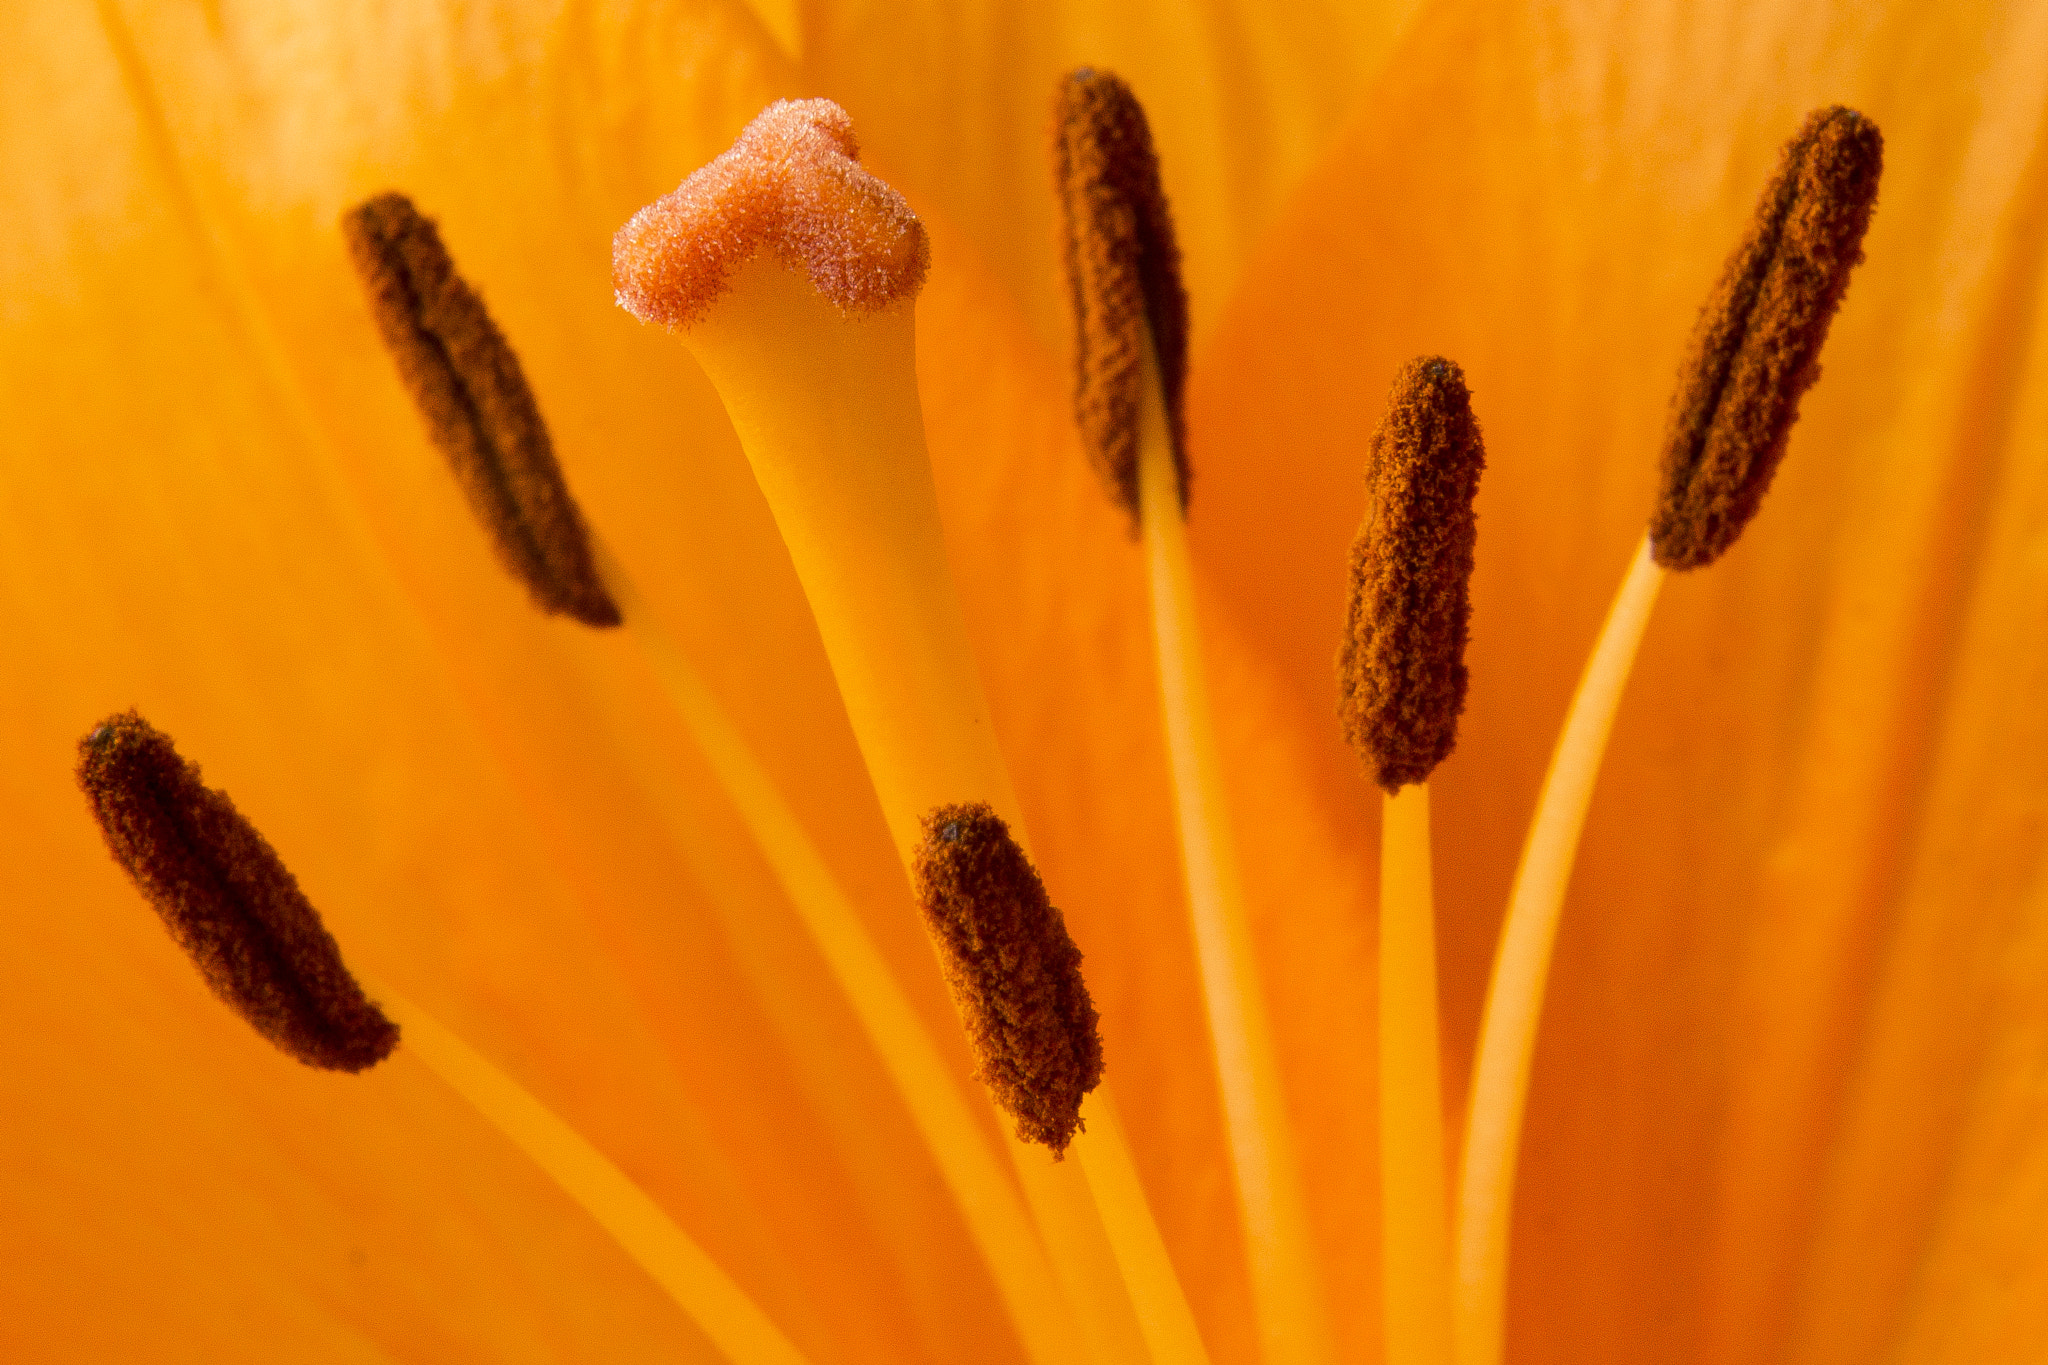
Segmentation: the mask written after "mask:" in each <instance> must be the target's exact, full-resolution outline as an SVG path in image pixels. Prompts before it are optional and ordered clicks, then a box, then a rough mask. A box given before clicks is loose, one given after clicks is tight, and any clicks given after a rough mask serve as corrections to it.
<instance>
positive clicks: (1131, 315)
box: [1053, 67, 1188, 534]
mask: <svg viewBox="0 0 2048 1365" xmlns="http://www.w3.org/2000/svg"><path fill="white" fill-rule="evenodd" d="M1053 165H1054V174H1055V176H1056V179H1057V185H1056V188H1057V190H1058V193H1059V200H1060V221H1061V230H1062V233H1063V239H1064V240H1063V245H1064V248H1065V256H1066V268H1067V286H1068V288H1069V289H1070V290H1071V291H1072V292H1073V298H1074V321H1075V328H1076V335H1075V339H1074V373H1075V378H1074V416H1075V418H1076V420H1077V421H1078V422H1079V423H1080V427H1081V440H1082V443H1083V444H1084V445H1086V446H1087V448H1088V458H1089V459H1090V460H1091V461H1092V462H1093V463H1094V465H1095V468H1096V470H1097V471H1098V472H1099V473H1100V474H1101V475H1102V477H1103V479H1104V481H1105V482H1107V483H1108V485H1109V490H1110V496H1112V497H1113V498H1115V499H1116V502H1117V505H1118V506H1120V507H1122V508H1123V509H1124V511H1126V512H1127V513H1129V514H1130V518H1131V528H1132V531H1133V533H1134V534H1135V533H1136V531H1137V528H1138V402H1139V395H1140V393H1141V385H1142V382H1143V379H1144V372H1143V370H1142V369H1141V368H1140V367H1141V366H1142V365H1143V364H1144V363H1145V330H1144V329H1145V328H1146V327H1148V326H1149V327H1150V328H1151V332H1152V348H1153V352H1154V353H1155V354H1156V355H1157V356H1158V358H1159V382H1160V387H1161V389H1162V391H1163V393H1164V395H1165V399H1166V420H1167V429H1168V431H1169V432H1170V433H1171V435H1172V437H1173V462H1174V471H1175V473H1176V475H1177V476H1178V478H1179V481H1180V506H1181V512H1182V513H1183V514H1185V513H1186V512H1187V506H1188V459H1187V448H1186V442H1185V440H1184V439H1183V437H1184V429H1183V425H1182V419H1181V391H1182V388H1183V386H1184V384H1185V381H1186V377H1187V363H1188V361H1187V345H1188V299H1187V291H1186V290H1185V289H1183V288H1182V287H1181V279H1180V247H1179V246H1178V245H1177V244H1176V243H1175V241H1174V237H1173V220H1172V218H1171V216H1170V215H1169V214H1168V212H1167V207H1166V191H1165V190H1164V188H1162V186H1161V185H1160V180H1159V158H1158V156H1157V155H1156V154H1155V153H1154V152H1153V150H1152V131H1151V128H1150V127H1149V126H1148V125H1147V124H1146V122H1145V111H1144V109H1143V108H1141V107H1140V106H1139V104H1138V100H1137V97H1136V96H1135V95H1133V94H1132V93H1131V91H1130V87H1129V86H1127V85H1125V84H1124V83H1123V82H1122V81H1121V80H1119V79H1118V78H1117V77H1115V76H1112V75H1110V74H1109V73H1107V72H1101V71H1091V70H1088V69H1087V68H1085V67H1084V68H1083V69H1081V70H1079V71H1075V72H1073V73H1072V74H1070V75H1069V76H1068V77H1067V78H1066V79H1065V80H1064V81H1062V82H1061V83H1060V91H1059V97H1058V100H1057V101H1056V103H1055V105H1054V109H1053Z"/></svg>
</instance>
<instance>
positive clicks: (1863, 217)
mask: <svg viewBox="0 0 2048 1365" xmlns="http://www.w3.org/2000/svg"><path fill="white" fill-rule="evenodd" d="M1883 166H1884V139H1883V137H1881V136H1880V135H1879V133H1878V131H1877V125H1876V124H1874V123H1872V122H1871V121H1870V120H1869V119H1867V118H1865V117H1864V116H1863V115H1861V114H1859V113H1857V112H1856V111H1855V110H1853V109H1844V108H1842V107H1841V106H1839V105H1837V106H1835V107H1833V108H1829V109H1821V110H1817V111H1816V112H1814V113H1813V114H1810V115H1808V116H1807V120H1806V125H1805V127H1803V128H1801V129H1800V130H1799V135H1798V136H1797V137H1794V138H1793V139H1792V140H1791V141H1790V142H1788V143H1786V144H1785V150H1784V154H1783V155H1782V157H1781V158H1780V160H1779V162H1778V170H1777V173H1776V174H1775V175H1773V176H1772V177H1771V182H1770V184H1769V185H1767V186H1765V187H1764V193H1763V198H1762V199H1761V200H1760V201H1758V203H1757V208H1756V218H1755V219H1754V221H1752V222H1751V224H1750V228H1749V233H1748V235H1747V236H1745V237H1744V238H1743V240H1742V244H1741V245H1740V246H1739V247H1737V248H1736V249H1735V254H1734V255H1733V256H1731V257H1730V258H1729V260H1728V264H1727V266H1726V267H1725V268H1724V269H1723V271H1722V274H1721V279H1720V282H1719V283H1718V284H1716V285H1715V286H1714V292H1713V294H1712V295H1711V296H1710V297H1709V298H1708V299H1707V303H1706V306H1705V307H1704V308H1702V309H1701V310H1700V318H1699V322H1698V323H1697V324H1696V325H1695V327H1694V330H1693V336H1692V342H1691V345H1690V347H1689V348H1688V350H1687V352H1686V357H1685V363H1684V365H1683V366H1682V367H1680V370H1679V385H1678V391H1677V393H1676V394H1675V395H1673V397H1672V402H1671V430H1670V435H1669V436H1668V437H1667V438H1666V441H1665V446H1664V462H1663V470H1662V477H1663V488H1662V491H1661V492H1660V494H1659V496H1658V501H1657V509H1656V511H1655V512H1654V513H1653V514H1652V515H1651V518H1650V545H1651V552H1652V554H1653V555H1654V557H1655V558H1656V561H1657V563H1659V564H1661V565H1662V566H1664V567H1665V568H1667V569H1697V568H1700V567H1701V566H1703V565H1706V564H1711V563H1713V561H1714V560H1715V559H1717V558H1719V557H1720V555H1721V554H1722V552H1723V551H1725V550H1727V548H1728V547H1729V546H1730V545H1733V544H1734V543H1735V538H1736V537H1737V536H1739V535H1741V534H1742V528H1743V527H1744V526H1746V525H1748V524H1749V519H1750V518H1751V517H1753V516H1755V515H1756V510H1757V508H1758V506H1760V505H1761V504H1762V502H1763V497H1764V493H1765V492H1766V491H1767V490H1768V489H1769V488H1770V486H1771V476H1772V475H1773V474H1774V473H1776V472H1777V468H1778V461H1779V460H1781V459H1783V458H1784V455H1785V443H1786V441H1787V439H1788V438H1789V437H1790V436H1791V434H1792V424H1793V423H1794V422H1795V421H1797V420H1798V418H1799V397H1800V395H1801V394H1803V393H1805V392H1806V390H1807V389H1808V388H1810V387H1812V385H1813V382H1814V380H1816V379H1818V378H1819V377H1820V349H1821V343H1823V342H1824V341H1826V340H1827V335H1828V324H1829V323H1830V322H1831V321H1833V319H1834V316H1835V310H1836V308H1838V307H1840V306H1841V302H1842V294H1843V291H1844V290H1846V289H1847V288H1848V287H1849V272H1850V271H1851V270H1852V269H1854V268H1855V266H1856V265H1857V264H1859V263H1860V262H1861V261H1862V260H1863V232H1864V229H1865V228H1867V227H1868V226H1869V225H1870V213H1871V209H1872V208H1873V207H1874V206H1875V205H1876V203H1877V182H1878V176H1879V173H1880V172H1881V171H1882V170H1883Z"/></svg>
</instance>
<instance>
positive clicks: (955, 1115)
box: [598, 545, 1075, 1362]
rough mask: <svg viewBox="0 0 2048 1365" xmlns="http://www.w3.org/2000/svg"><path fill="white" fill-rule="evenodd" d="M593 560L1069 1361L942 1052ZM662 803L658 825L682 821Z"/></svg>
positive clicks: (985, 1231) (727, 722)
mask: <svg viewBox="0 0 2048 1365" xmlns="http://www.w3.org/2000/svg"><path fill="white" fill-rule="evenodd" d="M598 555H599V561H600V565H601V568H602V571H603V575H604V580H605V585H606V587H608V588H609V589H610V590H611V594H612V597H613V599H614V600H615V601H617V602H618V604H619V611H620V614H621V615H622V616H624V617H625V620H626V624H627V627H628V628H629V629H630V630H631V631H632V632H633V635H634V637H635V638H636V639H637V640H638V641H639V643H640V645H641V647H642V649H643V650H644V652H645V654H646V656H647V661H648V663H649V665H650V667H651V668H652V670H653V672H654V674H655V677H656V679H657V680H658V681H659V682H660V684H661V686H662V689H663V691H665V692H666V693H667V695H668V699H669V702H670V704H671V705H672V706H674V707H675V710H676V713H677V714H678V715H679V716H680V717H681V718H682V720H683V723H684V724H685V725H686V726H687V727H688V728H689V731H690V735H691V738H692V739H693V740H695V742H696V744H697V748H698V751H699V752H700V753H702V754H703V756H704V760H705V762H706V763H707V764H709V766H710V768H711V770H712V772H713V773H714V774H716V776H717V778H718V781H719V784H720V786H721V787H723V789H724V791H725V794H726V796H727V797H728V799H730V800H731V802H732V804H733V808H734V810H735V811H736V812H737V813H738V814H739V817H740V819H741V820H742V821H743V822H744V823H745V824H746V826H747V831H748V833H750V834H752V835H753V837H754V842H755V844H756V845H757V846H758V847H759V848H760V850H761V854H762V857H763V858H764V859H765V860H766V861H767V863H768V866H769V868H770V870H771V871H773V873H774V874H775V878H776V880H777V881H778V882H779V883H780V884H781V886H782V889H783V892H784V894H785V895H787V896H788V897H789V900H790V904H791V905H792V906H793V907H794V908H795V910H796V912H797V916H798V918H799V919H801V920H802V921H803V925H804V928H805V929H806V930H807V931H808V932H809V934H810V936H811V939H812V941H813V942H814V943H816V944H817V946H818V951H819V953H820V955H821V956H823V958H824V959H825V965H826V968H827V970H829V971H830V972H831V973H832V977H833V979H834V980H835V981H836V982H838V984H839V988H840V989H841V990H842V991H844V992H845V993H846V998H847V1002H848V1003H849V1004H850V1005H851V1006H852V1007H853V1012H854V1016H855V1017H856V1018H857V1019H859V1021H860V1024H861V1027H862V1029H863V1030H864V1031H865V1032H866V1033H867V1035H868V1039H869V1041H870V1042H872V1043H873V1044H874V1047H875V1052H876V1054H877V1055H878V1056H879V1058H880V1059H881V1062H882V1065H883V1068H884V1069H885V1070H886V1071H887V1072H888V1074H889V1079H890V1080H891V1081H892V1082H894V1084H895V1086H896V1089H897V1092H898V1093H899V1094H901V1095H902V1097H903V1102H904V1105H905V1106H906V1107H907V1108H908V1109H909V1111H910V1117H911V1121H912V1122H913V1123H914V1124H915V1125H916V1126H917V1130H918V1133H919V1134H920V1136H922V1137H923V1138H924V1140H925V1143H926V1145H927V1146H929V1147H930V1148H931V1151H932V1157H933V1159H934V1160H935V1161H936V1162H937V1164H938V1167H939V1173H940V1176H941V1178H943V1179H944V1180H945V1182H946V1187H947V1189H948V1190H950V1191H951V1192H952V1195H953V1198H954V1201H955V1202H956V1203H957V1204H958V1205H959V1207H960V1212H961V1215H962V1217H963V1218H964V1219H965V1220H966V1223H967V1230H968V1234H969V1235H970V1236H971V1237H973V1239H974V1243H975V1245H976V1246H977V1247H978V1248H979V1249H980V1250H981V1253H982V1255H983V1257H984V1258H986V1260H987V1261H988V1264H989V1271H990V1274H991V1275H992V1276H993V1277H994V1279H995V1283H996V1291H997V1293H998V1294H999V1295H1000V1296H1001V1297H1002V1300H1003V1306H1004V1307H1005V1308H1006V1309H1007V1310H1008V1312H1009V1314H1010V1319H1011V1321H1012V1322H1013V1323H1014V1324H1015V1325H1016V1327H1017V1331H1018V1334H1019V1336H1020V1337H1021V1338H1022V1339H1023V1340H1024V1343H1025V1347H1026V1350H1027V1351H1028V1352H1029V1353H1030V1355H1031V1358H1032V1359H1033V1360H1036V1361H1042V1362H1057V1361H1065V1360H1068V1359H1071V1358H1072V1356H1073V1352H1074V1349H1075V1340H1074V1335H1073V1332H1072V1331H1071V1330H1070V1328H1069V1325H1068V1322H1067V1317H1066V1313H1065V1311H1064V1303H1063V1301H1062V1297H1061V1288H1060V1285H1059V1284H1058V1283H1056V1282H1055V1278H1054V1274H1053V1270H1052V1267H1051V1266H1050V1265H1049V1264H1048V1263H1047V1260H1046V1256H1045V1253H1044V1250H1043V1249H1042V1247H1041V1246H1040V1244H1039V1240H1038V1236H1037V1234H1036V1233H1035V1232H1034V1231H1033V1229H1032V1225H1031V1222H1030V1219H1029V1217H1028V1215H1027V1214H1026V1213H1025V1211H1024V1207H1023V1205H1022V1204H1021V1203H1020V1202H1019V1200H1018V1198H1017V1192H1016V1189H1015V1187H1014V1186H1012V1185H1011V1184H1010V1182H1009V1180H1008V1179H1007V1178H1006V1177H1005V1176H1004V1174H1003V1170H1002V1164H1001V1162H1000V1161H999V1160H998V1158H997V1157H996V1155H995V1154H994V1152H992V1151H991V1150H990V1147H989V1142H988V1138H987V1136H986V1134H985V1133H984V1132H983V1130H982V1129H981V1127H980V1126H979V1125H978V1124H977V1122H976V1121H975V1117H974V1114H973V1112H972V1111H971V1110H970V1109H969V1107H968V1103H969V1102H968V1099H967V1097H966V1096H965V1095H964V1094H962V1093H961V1089H960V1086H959V1085H958V1084H957V1083H956V1082H955V1081H954V1079H953V1077H952V1075H951V1073H950V1072H948V1071H947V1069H946V1064H945V1060H944V1058H943V1057H942V1056H941V1054H940V1052H939V1049H938V1045H937V1044H936V1043H934V1042H933V1041H932V1037H931V1034H930V1033H929V1032H928V1031H927V1030H926V1029H925V1026H924V1023H923V1021H921V1020H920V1019H919V1018H918V1017H917V1012H916V1010H915V1009H914V1008H913V1007H912V1006H911V1003H910V1000H909V998H908V997H907V996H905V995H904V993H903V989H902V987H901V986H899V985H898V984H897V982H896V978H895V975H894V973H892V972H891V971H890V970H889V965H888V963H887V961H886V960H884V958H883V957H882V954H881V950H880V949H878V948H877V947H876V946H875V943H874V940H873V939H872V938H871V937H870V936H869V934H868V931H867V926H866V925H864V924H862V923H861V920H860V914H859V912H858V911H856V910H855V909H854V907H853V903H852V902H851V901H850V900H849V899H848V898H847V896H846V893H845V892H844V891H843V890H842V889H841V888H840V886H839V882H838V880H837V879H836V878H835V877H834V876H833V875H832V870H831V869H830V868H829V867H828V866H826V864H825V860H824V858H823V857H822V856H821V855H820V854H819V852H818V850H817V847H816V845H814V844H813V843H812V842H811V839H810V836H809V835H808V834H806V833H805V832H804V828H803V825H802V823H801V822H800V821H799V820H798V819H797V816H796V812H795V811H793V810H791V809H790V807H789V803H788V802H787V801H785V800H784V799H783V796H782V793H781V792H780V791H779V790H777V788H776V786H775V782H774V779H772V778H771V777H770V776H769V775H768V772H767V769H765V768H764V767H762V765H761V761H760V760H759V759H758V758H756V757H755V755H754V752H753V749H752V748H751V747H750V746H749V745H748V744H747V741H746V737H745V736H743V735H742V734H741V733H740V731H739V727H738V726H736V725H735V724H734V723H733V721H732V718H731V717H730V716H729V715H727V714H726V711H725V708H724V707H723V706H721V705H720V704H719V702H718V698H717V697H716V696H715V695H714V694H713V693H712V691H711V689H710V688H709V687H708V686H707V685H706V684H705V682H704V680H703V678H702V677H701V676H700V675H699V674H698V672H697V670H696V669H695V668H693V667H692V666H691V664H690V661H689V657H688V656H687V655H686V654H684V652H683V650H682V648H681V646H680V645H678V644H677V643H676V641H675V639H674V637H672V636H671V635H670V634H669V633H668V632H667V631H666V630H665V629H664V628H663V627H662V625H661V623H660V620H659V618H658V617H656V616H655V614H654V612H653V611H652V609H651V608H650V607H649V606H648V605H647V603H646V601H645V599H644V598H642V597H641V596H640V594H639V591H638V590H637V589H636V588H635V587H634V586H633V584H632V581H631V579H630V578H628V577H627V575H626V574H625V572H624V571H623V570H622V569H621V568H620V567H619V566H618V564H617V563H616V561H614V560H613V559H612V558H611V557H610V555H609V554H607V553H606V551H605V550H604V548H603V547H602V545H600V546H599V548H598ZM657 804H658V805H660V810H659V813H660V814H661V815H662V817H663V818H664V819H668V820H675V819H677V818H678V817H677V814H676V812H675V811H673V810H671V809H669V808H668V807H667V806H666V805H661V804H660V803H657ZM686 837H687V835H686Z"/></svg>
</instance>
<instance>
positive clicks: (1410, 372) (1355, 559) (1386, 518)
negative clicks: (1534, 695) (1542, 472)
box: [1337, 357, 1486, 792]
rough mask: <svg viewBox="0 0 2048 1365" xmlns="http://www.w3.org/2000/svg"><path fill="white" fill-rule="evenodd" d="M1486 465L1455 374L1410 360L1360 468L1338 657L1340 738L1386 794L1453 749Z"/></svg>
mask: <svg viewBox="0 0 2048 1365" xmlns="http://www.w3.org/2000/svg"><path fill="white" fill-rule="evenodd" d="M1485 467H1486V450H1485V447H1484V445H1483V444H1482V443H1481V441H1480V438H1479V422H1478V420H1477V419H1476V418H1474V417H1473V415H1472V396H1471V394H1470V393H1469V392H1467V391H1466V388H1465V376H1464V374H1463V373H1462V372H1461V371H1460V370H1459V369H1458V367H1457V366H1456V365H1454V364H1452V363H1451V362H1450V361H1448V360H1443V359H1440V358H1436V357H1430V358H1426V359H1422V360H1411V361H1409V362H1408V364H1407V365H1406V366H1404V367H1403V368H1402V370H1401V373H1400V374H1399V375H1398V376H1397V377H1396V378H1395V380H1394V390H1393V393H1392V394H1391V395H1390V397H1389V400H1388V404H1387V415H1386V416H1385V417H1384V418H1382V419H1381V421H1380V425H1379V429H1378V430H1377V431H1375V432H1374V433H1373V437H1372V450H1371V453H1370V454H1369V455H1368V457H1367V460H1366V468H1365V483H1366V496H1367V499H1368V502H1367V506H1368V508H1369V510H1368V511H1367V512H1366V519H1365V524H1364V525H1363V526H1361V527H1359V530H1358V539H1357V540H1355V541H1353V542H1352V545H1351V605H1350V609H1349V612H1348V614H1347V617H1346V620H1345V623H1344V643H1343V645H1342V646H1341V647H1340V648H1339V649H1338V652H1337V691H1338V696H1337V714H1338V717H1339V718H1340V719H1341V720H1342V721H1343V724H1344V735H1345V738H1346V739H1348V740H1350V741H1351V747H1352V748H1354V749H1356V750H1357V751H1358V755H1359V757H1360V758H1361V759H1363V760H1364V761H1365V764H1366V766H1367V767H1368V768H1370V769H1371V770H1372V774H1373V780H1374V781H1375V782H1377V783H1379V785H1380V786H1381V787H1383V788H1384V789H1386V790H1387V791H1389V792H1392V791H1395V790H1398V789H1399V788H1400V787H1402V786H1404V785H1406V784H1408V783H1411V782H1421V781H1423V780H1424V779H1425V778H1427V777H1428V776H1429V774H1430V772H1431V771H1432V770H1433V769H1435V767H1436V765H1437V764H1439V763H1441V762H1443V761H1444V759H1445V758H1447V757H1449V756H1450V752H1451V749H1452V747H1453V746H1455V745H1456V744H1457V742H1458V716H1459V713H1460V712H1462V711H1463V710H1464V709H1465V634H1466V629H1467V626H1468V625H1469V623H1470V621H1471V619H1472V603H1471V598H1470V595H1469V590H1470V584H1471V579H1472V550H1473V546H1474V544H1475V543H1476V542H1477V540H1478V536H1479V523H1478V518H1477V516H1476V515H1475V514H1474V512H1473V508H1472V503H1473V499H1474V498H1476V497H1477V496H1478V493H1479V473H1480V471H1481V470H1482V469H1484V468H1485Z"/></svg>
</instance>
